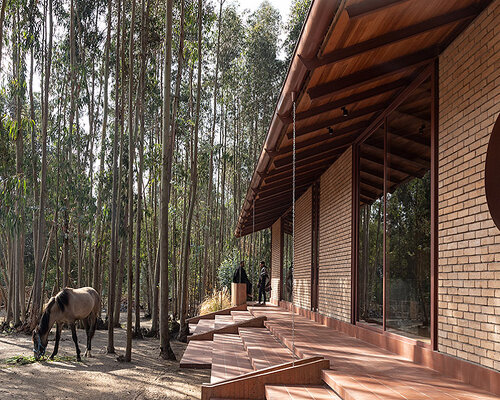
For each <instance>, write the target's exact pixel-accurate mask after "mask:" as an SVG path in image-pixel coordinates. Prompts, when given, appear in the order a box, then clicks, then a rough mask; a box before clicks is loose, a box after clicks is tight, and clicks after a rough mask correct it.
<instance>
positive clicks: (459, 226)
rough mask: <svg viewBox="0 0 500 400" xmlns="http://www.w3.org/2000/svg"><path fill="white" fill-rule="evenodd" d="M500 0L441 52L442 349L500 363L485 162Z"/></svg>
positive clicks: (498, 109)
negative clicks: (485, 183)
mask: <svg viewBox="0 0 500 400" xmlns="http://www.w3.org/2000/svg"><path fill="white" fill-rule="evenodd" d="M499 65H500V1H494V2H492V4H491V5H490V6H489V7H488V8H487V9H486V10H484V12H483V13H481V15H479V16H478V17H477V18H476V19H475V20H474V21H473V22H472V24H471V25H470V26H469V27H468V28H467V29H466V30H465V31H464V32H462V34H461V35H460V36H459V37H458V38H457V39H456V40H455V41H454V42H453V43H452V44H451V45H450V46H449V47H448V48H447V49H446V50H445V51H444V52H443V54H442V55H441V56H440V58H439V109H440V110H439V113H440V114H439V290H438V307H439V314H438V315H439V321H438V343H439V350H440V351H442V352H444V353H447V354H450V355H453V356H457V357H460V358H463V359H466V360H469V361H472V362H475V363H479V364H481V365H483V366H486V367H491V368H494V369H496V370H500V328H499V327H500V232H499V230H498V229H497V228H496V227H495V225H494V224H493V221H492V219H491V216H490V214H489V211H488V206H487V203H486V198H485V190H484V162H485V158H486V150H487V146H488V140H489V136H490V133H491V130H492V128H493V125H494V122H495V120H496V118H497V116H498V115H499V113H500V101H499V98H500V68H499Z"/></svg>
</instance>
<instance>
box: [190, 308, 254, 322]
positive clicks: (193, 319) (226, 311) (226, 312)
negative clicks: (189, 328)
mask: <svg viewBox="0 0 500 400" xmlns="http://www.w3.org/2000/svg"><path fill="white" fill-rule="evenodd" d="M246 309H247V305H246V304H241V305H239V306H235V307H229V308H225V309H223V310H219V311H214V312H211V313H208V314H205V315H197V316H196V317H191V318H188V319H187V320H186V322H187V323H188V324H196V323H198V321H200V320H202V319H214V318H215V316H216V315H230V314H231V311H235V310H246Z"/></svg>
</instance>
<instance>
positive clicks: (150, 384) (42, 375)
mask: <svg viewBox="0 0 500 400" xmlns="http://www.w3.org/2000/svg"><path fill="white" fill-rule="evenodd" d="M145 325H146V326H147V322H146V321H145ZM77 335H78V343H79V346H80V350H81V351H82V360H83V361H82V362H76V352H75V345H74V343H73V340H72V339H71V331H70V330H68V329H66V330H63V332H62V335H61V341H60V344H59V353H58V356H61V357H64V359H66V358H65V357H67V356H71V357H73V358H74V360H75V361H68V362H66V361H65V362H55V361H54V362H37V363H33V364H27V365H19V366H8V367H7V366H6V364H5V363H2V361H3V360H5V359H6V358H10V357H14V356H21V355H23V356H32V355H33V350H32V349H33V345H32V342H31V336H26V335H20V334H15V335H5V334H0V398H8V399H31V398H38V399H45V398H50V399H75V398H89V399H93V400H95V399H141V400H145V399H175V400H176V399H199V398H200V393H201V390H200V385H201V383H203V382H209V381H210V370H195V369H180V368H179V361H180V359H181V356H182V353H183V352H184V350H185V348H186V344H184V343H180V342H177V341H172V348H173V350H174V352H175V355H176V356H177V361H176V362H174V361H165V360H163V359H161V358H160V357H158V354H159V346H160V345H159V340H158V339H153V338H147V339H142V340H134V341H133V343H132V362H131V363H124V362H119V361H117V359H116V357H117V356H118V355H121V354H124V353H125V340H126V331H125V329H116V330H115V348H116V353H117V354H116V355H110V354H106V345H107V331H96V333H95V336H94V339H93V340H92V355H93V357H92V358H86V357H83V353H84V352H85V343H86V336H85V331H84V330H80V329H79V330H78V331H77ZM53 338H54V329H53V330H52V333H51V335H50V338H49V345H48V348H47V354H49V355H50V353H51V352H52V350H53V348H54V341H53Z"/></svg>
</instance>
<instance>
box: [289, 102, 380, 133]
mask: <svg viewBox="0 0 500 400" xmlns="http://www.w3.org/2000/svg"><path fill="white" fill-rule="evenodd" d="M386 107H387V103H377V104H373V105H371V106H368V107H364V108H361V109H359V110H354V111H351V112H349V115H347V116H343V115H340V116H338V117H335V118H331V119H328V120H326V121H320V122H318V123H316V124H311V125H306V126H304V127H303V128H300V129H297V130H296V131H295V136H296V137H299V136H303V135H306V134H308V133H311V132H315V131H319V130H320V129H326V128H328V127H330V126H334V125H337V124H341V123H343V122H348V121H352V120H353V119H356V118H360V117H364V116H367V115H370V114H373V113H375V112H378V111H382V110H384V109H385V108H386ZM292 137H293V132H289V133H288V139H292Z"/></svg>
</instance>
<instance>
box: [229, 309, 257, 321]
mask: <svg viewBox="0 0 500 400" xmlns="http://www.w3.org/2000/svg"><path fill="white" fill-rule="evenodd" d="M231 316H232V317H233V321H234V322H236V323H237V322H241V321H246V320H248V319H252V318H253V315H252V314H251V313H250V311H231Z"/></svg>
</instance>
